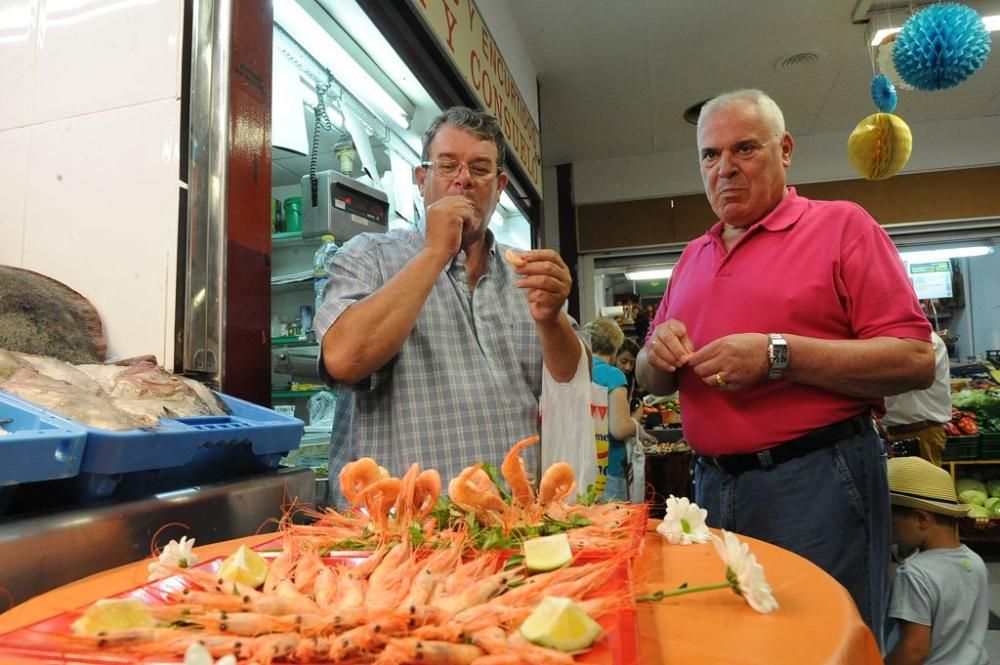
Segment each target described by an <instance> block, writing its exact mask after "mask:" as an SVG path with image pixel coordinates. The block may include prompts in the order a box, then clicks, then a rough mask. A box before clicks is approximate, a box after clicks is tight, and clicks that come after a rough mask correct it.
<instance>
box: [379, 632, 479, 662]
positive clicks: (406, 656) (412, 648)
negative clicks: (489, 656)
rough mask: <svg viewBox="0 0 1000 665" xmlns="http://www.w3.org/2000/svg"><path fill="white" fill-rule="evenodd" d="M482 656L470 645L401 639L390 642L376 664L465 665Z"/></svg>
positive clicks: (411, 638) (412, 638)
mask: <svg viewBox="0 0 1000 665" xmlns="http://www.w3.org/2000/svg"><path fill="white" fill-rule="evenodd" d="M482 655H483V651H482V649H480V648H479V647H477V646H474V645H472V644H454V643H452V642H439V641H436V640H421V639H417V638H415V637H402V638H397V639H393V640H390V641H389V643H388V644H387V645H386V647H385V650H384V651H382V655H381V656H379V658H378V660H376V661H375V662H376V663H379V664H380V665H381V664H385V665H390V664H395V665H400V664H401V663H420V664H421V665H467V664H468V663H471V662H472V661H474V660H475V659H476V658H479V657H480V656H482Z"/></svg>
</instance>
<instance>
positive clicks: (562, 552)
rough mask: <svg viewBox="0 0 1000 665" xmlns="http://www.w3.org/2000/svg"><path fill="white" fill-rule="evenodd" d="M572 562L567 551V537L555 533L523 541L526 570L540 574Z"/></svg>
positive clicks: (569, 552)
mask: <svg viewBox="0 0 1000 665" xmlns="http://www.w3.org/2000/svg"><path fill="white" fill-rule="evenodd" d="M572 560H573V553H572V552H571V551H570V549H569V536H567V535H566V534H565V533H557V534H556V535H554V536H542V537H540V538H531V539H530V540H526V541H524V565H525V566H527V567H528V570H530V571H532V572H536V573H542V572H545V571H547V570H555V569H556V568H561V567H562V566H565V565H566V564H568V563H569V562H570V561H572Z"/></svg>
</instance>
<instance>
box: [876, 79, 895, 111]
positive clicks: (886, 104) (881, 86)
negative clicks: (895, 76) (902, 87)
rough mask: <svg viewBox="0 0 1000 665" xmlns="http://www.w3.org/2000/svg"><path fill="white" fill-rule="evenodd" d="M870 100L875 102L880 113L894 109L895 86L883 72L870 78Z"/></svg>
mask: <svg viewBox="0 0 1000 665" xmlns="http://www.w3.org/2000/svg"><path fill="white" fill-rule="evenodd" d="M872 101H873V102H875V108H877V109H878V110H879V111H881V112H882V113H892V112H893V111H895V110H896V86H894V85H893V84H892V81H890V80H889V77H888V76H886V75H885V74H879V75H878V76H876V77H875V78H873V79H872Z"/></svg>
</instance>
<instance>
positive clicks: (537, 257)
mask: <svg viewBox="0 0 1000 665" xmlns="http://www.w3.org/2000/svg"><path fill="white" fill-rule="evenodd" d="M519 256H520V258H521V259H522V260H523V261H524V265H520V266H513V269H514V272H515V273H517V274H518V275H519V276H520V279H519V280H517V287H518V288H519V289H524V290H525V291H526V292H527V296H528V305H529V308H530V310H531V318H533V319H534V320H535V321H536V322H538V323H551V322H553V321H555V320H557V319H558V317H559V314H560V312H561V310H562V306H563V303H564V302H566V298H567V297H568V296H569V289H570V286H571V285H572V283H573V282H572V279H571V278H570V275H569V268H568V267H566V263H565V262H563V260H562V257H560V256H559V254H558V253H557V252H556V251H554V250H551V249H533V250H531V251H529V252H523V253H521V254H520V255H519Z"/></svg>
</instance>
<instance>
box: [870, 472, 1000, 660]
mask: <svg viewBox="0 0 1000 665" xmlns="http://www.w3.org/2000/svg"><path fill="white" fill-rule="evenodd" d="M888 468H889V498H890V500H891V502H892V540H893V542H894V543H895V544H896V546H897V547H898V548H899V553H900V555H901V556H903V557H907V558H906V559H905V561H903V563H902V565H900V566H899V568H898V569H897V570H896V579H895V580H894V581H893V584H892V591H891V594H890V599H889V611H888V616H889V618H890V619H895V621H896V624H897V628H898V640H897V641H896V643H895V645H893V644H892V642H893V636H892V635H891V634H890V635H889V638H888V640H887V643H888V644H889V645H890V648H891V651H890V652H889V655H888V656H887V657H886V660H885V662H886V665H910V664H914V665H916V664H917V663H923V664H924V665H933V664H937V663H947V664H948V665H988V664H989V657H988V656H987V654H986V650H985V649H984V646H983V643H984V641H985V639H986V628H987V624H988V623H989V598H988V595H987V574H986V565H985V564H984V563H983V560H982V559H981V558H980V557H979V555H978V554H976V553H975V552H973V551H972V550H970V549H969V548H968V547H966V546H965V545H963V544H962V543H961V542H960V541H959V539H958V521H957V520H958V518H959V517H962V516H963V515H965V514H966V513H967V512H968V511H969V506H967V505H962V504H959V503H958V497H957V495H956V494H955V485H954V483H953V482H952V480H951V476H950V475H948V472H947V471H945V470H944V469H942V468H940V467H937V466H935V465H933V464H931V463H930V462H928V461H927V460H925V459H922V458H919V457H896V458H893V459H890V460H889V467H888Z"/></svg>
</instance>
